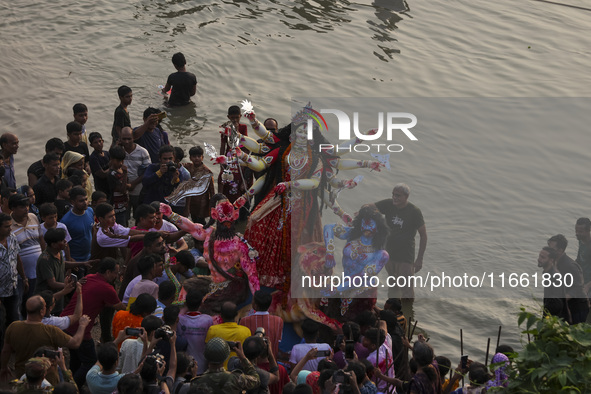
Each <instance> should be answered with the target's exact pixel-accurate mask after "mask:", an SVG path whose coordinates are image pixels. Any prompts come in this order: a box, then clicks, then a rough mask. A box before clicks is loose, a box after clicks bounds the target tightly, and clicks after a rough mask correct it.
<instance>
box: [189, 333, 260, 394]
mask: <svg viewBox="0 0 591 394" xmlns="http://www.w3.org/2000/svg"><path fill="white" fill-rule="evenodd" d="M232 350H233V351H234V352H236V355H237V356H238V359H239V360H240V367H241V368H240V369H241V370H242V373H231V372H228V371H226V369H225V368H224V363H225V362H226V360H227V359H228V357H230V346H229V345H228V342H226V341H225V340H223V339H222V338H218V337H215V338H211V339H210V340H209V342H207V344H206V345H205V351H204V353H203V355H204V356H205V359H206V360H207V361H208V362H209V368H208V369H207V371H205V373H204V374H203V375H201V377H199V378H198V379H197V380H196V381H195V383H194V385H196V386H198V387H199V386H201V385H204V386H206V387H209V388H211V389H212V390H213V392H214V393H224V394H234V393H236V394H239V393H242V391H243V390H253V389H255V388H257V387H259V386H260V384H261V381H260V379H259V375H258V374H257V372H256V370H255V369H254V366H253V365H252V364H251V363H250V361H248V359H247V358H246V357H245V356H244V352H243V351H242V345H241V344H240V342H236V346H235V347H233V348H232Z"/></svg>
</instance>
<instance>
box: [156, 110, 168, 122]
mask: <svg viewBox="0 0 591 394" xmlns="http://www.w3.org/2000/svg"><path fill="white" fill-rule="evenodd" d="M164 118H166V112H164V111H162V112H159V113H158V122H160V121H162V119H164Z"/></svg>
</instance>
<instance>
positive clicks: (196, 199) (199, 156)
mask: <svg viewBox="0 0 591 394" xmlns="http://www.w3.org/2000/svg"><path fill="white" fill-rule="evenodd" d="M189 159H190V160H191V163H187V164H186V165H185V167H186V168H187V170H189V174H190V175H191V178H192V179H194V180H196V181H198V180H199V179H201V178H203V177H207V183H208V186H207V191H206V192H205V193H203V194H202V195H200V196H191V197H187V208H186V210H185V216H186V217H188V216H189V212H190V213H191V218H192V219H193V222H194V223H201V224H205V218H207V217H209V212H210V208H209V200H210V198H211V197H213V195H214V194H215V185H214V182H213V172H211V170H210V169H209V168H208V167H207V166H206V165H205V164H203V148H202V147H200V146H194V147H192V148H191V149H189Z"/></svg>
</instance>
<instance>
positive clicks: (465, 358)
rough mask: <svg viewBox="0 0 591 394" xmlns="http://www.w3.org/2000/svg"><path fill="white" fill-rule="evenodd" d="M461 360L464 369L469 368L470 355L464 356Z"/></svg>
mask: <svg viewBox="0 0 591 394" xmlns="http://www.w3.org/2000/svg"><path fill="white" fill-rule="evenodd" d="M461 360H462V361H461V365H462V369H466V368H468V355H465V356H462V359H461Z"/></svg>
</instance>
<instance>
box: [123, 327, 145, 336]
mask: <svg viewBox="0 0 591 394" xmlns="http://www.w3.org/2000/svg"><path fill="white" fill-rule="evenodd" d="M125 335H132V336H139V335H142V329H141V328H131V327H128V328H126V329H125Z"/></svg>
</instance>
